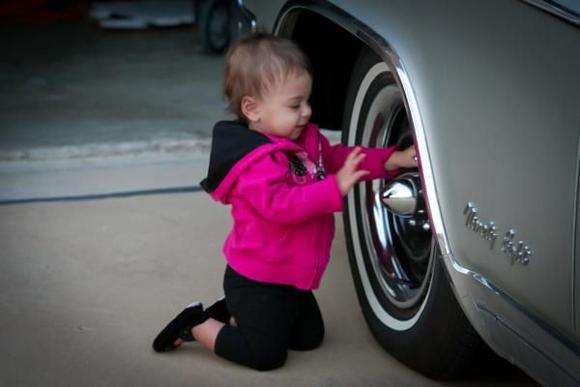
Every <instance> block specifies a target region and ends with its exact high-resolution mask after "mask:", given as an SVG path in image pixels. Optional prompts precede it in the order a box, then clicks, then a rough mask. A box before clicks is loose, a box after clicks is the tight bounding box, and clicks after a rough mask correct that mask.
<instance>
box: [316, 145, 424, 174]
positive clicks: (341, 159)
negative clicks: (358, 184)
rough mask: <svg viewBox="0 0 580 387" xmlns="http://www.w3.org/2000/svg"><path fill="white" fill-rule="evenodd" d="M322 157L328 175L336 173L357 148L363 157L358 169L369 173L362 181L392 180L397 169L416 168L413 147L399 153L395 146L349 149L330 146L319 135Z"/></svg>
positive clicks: (347, 147)
mask: <svg viewBox="0 0 580 387" xmlns="http://www.w3.org/2000/svg"><path fill="white" fill-rule="evenodd" d="M320 141H321V150H322V157H323V160H324V166H325V168H326V170H327V172H329V173H337V172H338V171H339V170H340V169H341V168H342V167H343V165H345V162H346V160H347V157H348V156H349V155H350V153H351V152H353V150H354V149H356V148H359V149H360V150H361V152H362V153H363V154H364V155H365V157H364V158H363V159H362V161H361V162H360V164H358V165H359V169H361V170H366V171H368V172H369V173H368V174H366V175H365V176H363V180H372V179H377V178H393V177H395V176H396V175H397V174H398V169H399V168H414V167H417V160H415V159H414V157H415V155H416V154H415V147H414V146H411V147H409V148H407V149H405V150H404V151H399V150H398V149H397V147H396V146H391V147H388V148H366V147H356V148H355V147H349V146H344V145H341V144H337V145H330V144H329V143H328V140H327V139H326V137H324V136H322V135H320Z"/></svg>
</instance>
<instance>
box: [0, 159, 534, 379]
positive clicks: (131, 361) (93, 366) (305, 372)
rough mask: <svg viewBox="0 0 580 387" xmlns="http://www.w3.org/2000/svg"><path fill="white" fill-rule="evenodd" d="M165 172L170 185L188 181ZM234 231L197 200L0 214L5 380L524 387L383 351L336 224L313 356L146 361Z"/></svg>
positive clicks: (200, 294)
mask: <svg viewBox="0 0 580 387" xmlns="http://www.w3.org/2000/svg"><path fill="white" fill-rule="evenodd" d="M191 165H192V166H195V163H194V162H192V164H191ZM175 166H176V167H177V170H179V167H180V165H179V164H176V165H173V164H172V163H160V164H157V165H156V166H155V168H154V173H152V174H150V175H148V174H146V173H143V171H142V169H141V168H142V165H136V166H135V168H136V169H134V170H133V169H132V167H131V166H130V165H125V166H124V167H123V168H122V169H121V170H118V169H116V168H113V169H110V170H108V169H107V168H96V169H94V170H91V169H89V168H86V169H84V171H83V173H82V174H78V173H77V172H76V171H73V173H72V175H71V176H69V177H68V178H67V179H64V178H63V179H62V180H61V183H60V184H61V186H63V187H61V189H63V190H65V188H66V187H64V186H65V185H67V184H70V186H69V188H70V189H71V191H74V189H75V188H74V187H75V186H77V185H78V184H75V181H76V182H77V183H82V182H83V181H90V180H102V179H105V180H106V181H108V187H109V188H110V189H111V190H113V191H114V190H117V189H118V188H120V187H130V186H133V187H136V186H141V187H153V186H155V185H156V184H157V179H156V176H159V175H160V174H161V175H163V171H164V170H165V171H171V170H173V169H175V168H174V167H175ZM107 170H108V171H109V172H111V173H110V174H107ZM120 171H124V172H125V173H123V174H120ZM61 173H62V174H65V172H64V171H61ZM173 174H174V175H173V176H174V177H173V179H174V180H173V181H171V182H170V183H171V184H174V183H175V184H183V183H184V182H186V181H188V180H189V179H191V178H194V177H195V176H192V174H190V173H186V174H183V175H180V174H179V173H175V171H174V172H173ZM21 176H22V177H23V179H24V180H23V181H24V182H25V185H30V184H31V183H30V180H29V179H26V178H24V177H25V176H26V173H22V174H21ZM12 184H13V185H18V184H19V180H18V179H17V178H15V180H13V182H12ZM43 184H44V183H43ZM229 224H230V221H229V216H228V209H227V208H224V207H222V206H220V205H218V204H216V203H214V202H212V201H211V200H210V198H209V197H208V196H207V195H205V194H203V193H201V192H199V193H189V194H173V195H156V196H136V197H131V198H125V199H109V200H95V201H84V202H62V203H36V204H25V205H4V206H0V245H1V246H2V249H1V252H0V310H1V313H0V316H1V317H0V332H1V335H2V351H1V352H0V385H2V386H47V385H48V386H52V385H55V386H56V385H59V386H121V385H127V386H129V385H140V386H158V385H191V386H209V385H211V386H234V385H235V386H271V385H274V384H275V385H278V386H281V387H282V386H354V385H362V386H442V385H459V386H468V385H469V386H513V385H516V386H529V385H533V383H532V382H531V381H530V380H529V379H528V378H527V377H526V376H524V375H522V374H521V373H520V372H519V371H517V370H515V369H514V370H511V371H509V372H508V373H507V374H504V375H499V376H495V377H493V378H490V379H477V380H472V381H466V382H461V383H452V384H449V383H439V382H435V381H431V380H429V379H426V378H424V377H422V376H420V375H418V374H417V373H415V372H413V371H411V370H409V369H407V368H406V367H404V366H402V365H401V364H399V363H398V362H397V361H395V360H394V359H393V358H392V357H391V356H389V355H388V354H387V353H385V352H384V351H383V350H382V349H381V348H380V347H379V346H378V345H377V344H376V343H375V341H374V340H373V338H372V337H371V335H370V333H369V331H368V330H367V328H366V326H365V322H364V320H363V318H362V316H361V313H360V311H359V307H358V304H357V301H356V298H355V293H354V288H353V283H352V280H351V278H350V273H349V269H348V263H347V257H346V252H345V247H344V238H343V237H342V227H341V225H340V222H338V224H339V227H338V230H337V235H338V237H337V239H336V241H335V244H334V247H333V261H332V262H331V265H330V267H329V269H328V273H327V275H326V277H325V279H324V281H323V284H322V287H321V289H320V290H319V291H318V292H317V297H318V299H319V301H320V304H321V308H322V311H323V314H324V316H325V320H326V325H327V337H326V341H325V343H324V345H323V346H322V347H321V348H320V349H318V350H316V351H313V352H310V353H294V352H292V353H291V354H290V356H289V359H288V362H287V365H286V366H285V367H284V368H282V369H280V370H277V371H273V372H269V373H258V372H255V371H251V370H248V369H244V368H242V367H239V366H237V365H234V364H230V363H228V362H226V361H224V360H221V359H219V358H217V357H215V356H213V355H212V354H210V353H207V352H205V351H203V350H201V349H200V348H199V347H198V346H197V345H188V346H187V347H184V348H183V349H180V350H178V351H176V352H175V353H171V354H165V355H159V354H155V353H153V351H152V350H151V347H150V345H151V340H152V338H153V337H154V335H155V334H156V333H157V331H158V330H159V329H160V327H162V326H163V325H164V324H165V323H166V321H167V319H168V318H170V317H171V316H173V315H174V314H175V313H176V312H177V311H179V310H180V308H181V307H182V306H183V305H185V304H187V303H189V302H190V301H192V300H193V299H199V300H201V301H203V302H205V303H209V302H211V301H212V300H214V299H216V298H217V297H219V296H221V295H222V292H221V275H222V271H223V268H224V261H223V259H222V257H221V256H220V253H219V252H220V246H221V243H222V240H223V237H224V236H225V235H226V233H227V230H228V228H229Z"/></svg>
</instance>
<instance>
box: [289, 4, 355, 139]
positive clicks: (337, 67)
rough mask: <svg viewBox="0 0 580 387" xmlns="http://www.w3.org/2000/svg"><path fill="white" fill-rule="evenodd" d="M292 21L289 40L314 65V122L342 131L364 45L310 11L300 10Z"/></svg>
mask: <svg viewBox="0 0 580 387" xmlns="http://www.w3.org/2000/svg"><path fill="white" fill-rule="evenodd" d="M293 22H294V26H293V28H292V31H291V32H290V36H288V37H290V38H292V39H293V40H294V41H295V42H296V43H297V44H298V45H299V46H300V47H301V48H302V50H303V51H304V52H305V53H306V55H307V56H308V57H309V59H310V61H311V62H312V71H313V73H314V74H313V75H314V77H313V85H312V95H311V98H310V103H311V105H312V112H313V113H312V121H313V122H315V123H317V124H318V125H320V126H321V127H323V128H328V129H338V130H341V129H342V128H343V118H344V117H343V116H344V106H345V101H346V93H347V89H348V84H349V81H350V77H351V74H352V70H353V67H354V63H355V61H356V59H357V57H358V54H359V52H360V50H361V48H362V47H363V43H362V42H361V41H360V40H359V39H357V38H356V37H355V36H353V35H352V34H351V33H349V32H348V31H346V30H345V29H343V28H342V27H340V26H339V25H337V24H335V23H334V22H332V21H331V20H329V19H327V18H325V17H324V16H321V15H319V14H317V13H314V12H311V11H307V10H302V11H300V12H299V14H297V15H296V18H295V19H294V20H293ZM286 31H288V30H286Z"/></svg>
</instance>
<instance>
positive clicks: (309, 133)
mask: <svg viewBox="0 0 580 387" xmlns="http://www.w3.org/2000/svg"><path fill="white" fill-rule="evenodd" d="M222 124H223V123H222ZM227 124H229V125H231V123H227ZM237 124H238V125H241V124H240V123H237ZM218 125H219V124H218ZM217 129H218V127H217V125H216V129H214V139H213V141H214V142H215V141H216V133H217ZM228 130H229V131H230V133H233V132H232V129H231V128H228ZM233 130H234V131H235V130H238V129H233ZM242 130H250V129H247V128H243V129H242ZM222 131H223V130H222ZM250 131H251V130H250ZM259 135H260V136H262V137H263V138H262V139H261V140H260V141H261V144H258V146H256V147H255V148H253V149H250V150H249V152H247V153H244V154H243V155H242V156H241V157H240V158H239V160H238V161H235V160H234V161H232V160H231V158H230V160H229V162H230V164H229V166H228V167H226V168H225V169H224V167H223V166H222V167H221V169H220V167H218V166H216V165H220V164H219V160H218V158H219V157H218V156H217V155H213V154H212V158H211V161H210V172H209V174H208V179H206V180H205V181H204V182H202V186H203V187H204V188H206V190H209V191H210V193H211V196H212V197H213V198H214V199H216V200H219V201H220V202H222V203H225V204H231V206H232V210H231V213H232V217H233V221H234V222H233V229H232V230H231V232H230V234H229V236H228V237H227V239H226V241H225V244H224V249H223V251H224V254H225V256H226V259H227V261H228V264H229V265H230V266H231V267H232V268H233V269H234V270H235V271H237V272H238V273H240V274H242V275H243V276H245V277H248V278H250V279H253V280H256V281H260V282H267V283H276V284H285V285H292V286H294V287H296V288H299V289H304V290H309V289H316V288H318V286H319V284H320V279H321V277H322V274H323V273H324V271H325V269H326V266H327V264H328V261H329V258H330V245H331V243H332V239H333V236H334V215H333V214H334V213H335V212H339V211H341V210H342V208H343V203H342V196H341V193H340V190H339V187H338V183H337V181H336V176H335V174H336V172H338V170H339V169H340V168H341V167H342V165H343V164H344V161H345V159H346V157H347V155H348V154H349V153H350V152H351V151H352V149H353V148H352V147H345V146H342V145H334V146H331V145H330V144H329V142H328V140H327V139H326V138H325V137H324V136H323V135H322V134H320V133H319V131H318V127H317V126H316V125H314V124H308V125H307V126H306V128H305V129H304V131H303V132H302V134H301V135H300V138H298V139H297V140H296V141H295V142H293V141H291V140H289V139H286V138H281V137H276V136H270V135H268V136H263V135H261V134H259ZM252 136H254V137H255V136H256V134H252ZM222 137H223V134H222ZM216 147H217V145H216V144H212V153H213V152H214V151H216V149H217V148H216ZM226 148H227V147H226ZM221 149H224V147H223V146H222V147H221ZM228 149H230V148H228ZM319 150H321V153H322V155H320V152H319ZM363 151H364V153H365V154H366V158H365V159H364V160H363V162H362V165H361V169H365V170H368V171H369V172H370V174H369V175H367V176H365V180H371V179H376V178H392V177H394V176H395V175H396V172H397V171H386V170H385V169H384V163H385V161H386V160H387V159H388V158H389V157H390V155H391V154H392V153H393V151H395V147H390V148H385V149H368V148H363ZM303 152H306V154H307V155H308V159H310V160H306V162H305V165H306V167H307V168H306V169H304V168H303V169H302V170H300V169H298V172H297V170H296V169H295V168H294V169H293V168H290V167H289V165H290V166H291V165H292V163H290V161H291V159H292V156H291V155H292V154H300V153H302V156H304V155H305V154H304V153H303ZM320 157H321V160H322V164H323V166H324V169H325V172H326V177H325V178H324V179H322V180H318V179H317V178H316V176H314V175H312V174H310V173H307V172H308V171H307V170H309V169H310V170H311V169H312V168H308V167H312V165H314V163H313V162H312V161H317V160H320ZM302 158H304V157H302ZM294 159H295V158H294ZM216 160H218V161H216ZM212 166H213V167H212ZM212 170H214V171H217V173H218V174H220V173H221V175H222V176H221V177H220V178H219V179H218V181H217V182H215V183H214V187H215V188H213V189H211V188H209V189H208V187H207V185H208V184H207V180H210V179H211V175H212ZM297 174H298V176H297Z"/></svg>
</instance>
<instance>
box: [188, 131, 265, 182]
mask: <svg viewBox="0 0 580 387" xmlns="http://www.w3.org/2000/svg"><path fill="white" fill-rule="evenodd" d="M269 143H271V141H270V140H269V139H268V137H266V136H265V135H263V134H261V133H259V132H256V131H255V130H251V129H250V128H248V126H247V125H246V123H244V122H243V121H220V122H218V123H217V124H216V125H215V126H214V128H213V134H212V142H211V153H210V157H209V168H208V172H207V177H206V178H205V179H203V180H202V181H201V183H200V185H201V187H202V188H203V189H204V190H205V191H207V192H209V193H211V192H213V191H214V190H215V189H216V188H217V187H218V186H219V185H220V183H221V182H222V180H223V179H224V178H225V177H226V176H227V174H228V173H229V171H230V170H231V169H232V167H233V166H234V165H236V163H237V162H238V161H240V160H241V159H242V158H244V156H246V155H247V154H248V153H250V152H251V151H253V150H254V149H256V148H258V147H259V146H261V145H264V144H269Z"/></svg>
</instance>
